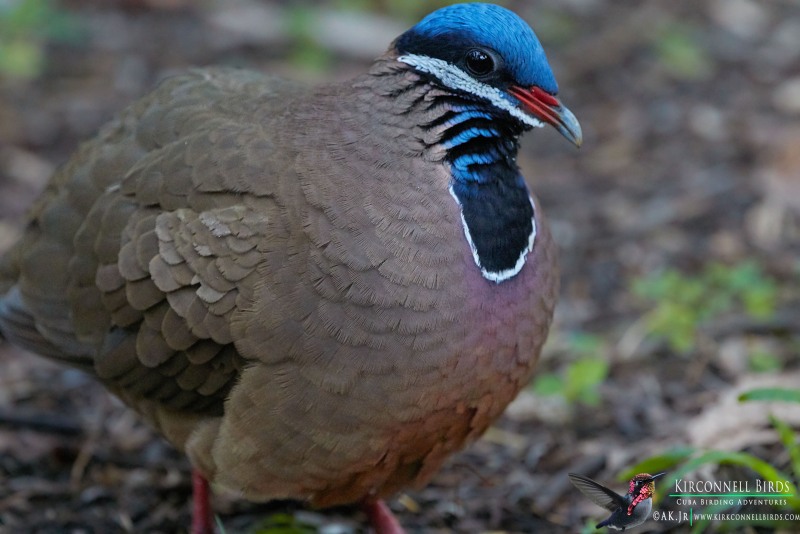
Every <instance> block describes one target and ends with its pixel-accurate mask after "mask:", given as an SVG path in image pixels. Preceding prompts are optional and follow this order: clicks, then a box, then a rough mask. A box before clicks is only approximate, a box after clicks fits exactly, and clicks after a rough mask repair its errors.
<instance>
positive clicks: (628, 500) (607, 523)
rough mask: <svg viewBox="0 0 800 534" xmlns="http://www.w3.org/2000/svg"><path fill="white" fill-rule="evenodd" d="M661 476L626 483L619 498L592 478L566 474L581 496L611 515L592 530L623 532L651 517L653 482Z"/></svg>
mask: <svg viewBox="0 0 800 534" xmlns="http://www.w3.org/2000/svg"><path fill="white" fill-rule="evenodd" d="M664 474H665V473H658V474H656V475H650V474H648V473H639V474H638V475H636V476H634V477H633V478H632V479H630V481H629V482H628V493H626V494H625V495H620V494H619V493H617V492H615V491H614V490H612V489H609V488H607V487H605V486H603V485H602V484H600V483H599V482H595V481H594V480H592V479H591V478H588V477H585V476H582V475H578V474H575V473H569V474H568V476H569V480H570V482H572V484H573V485H574V486H575V487H576V488H578V489H579V490H580V492H581V493H583V494H584V495H585V496H586V497H588V498H589V499H590V500H591V501H592V502H593V503H595V504H596V505H598V506H602V507H603V508H605V509H606V510H608V511H610V512H611V515H610V516H608V517H607V518H606V519H604V520H603V521H601V522H600V523H598V524H597V525H596V526H595V528H603V527H608V528H609V529H611V530H625V529H627V528H632V527H635V526H637V525H641V524H642V523H644V522H645V521H647V519H648V518H649V517H650V512H651V511H652V509H653V496H654V495H655V491H656V485H655V482H653V481H654V480H655V479H657V478H658V477H660V476H663V475H664Z"/></svg>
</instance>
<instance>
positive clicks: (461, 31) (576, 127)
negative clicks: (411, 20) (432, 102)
mask: <svg viewBox="0 0 800 534" xmlns="http://www.w3.org/2000/svg"><path fill="white" fill-rule="evenodd" d="M394 47H395V49H396V51H397V54H398V60H399V61H401V62H403V63H406V64H408V65H410V66H411V67H413V68H414V69H416V70H417V71H419V72H422V73H425V74H427V75H429V76H431V77H433V78H434V79H436V80H437V81H438V83H440V84H442V85H443V86H445V87H447V88H448V89H450V90H454V91H459V92H465V93H469V94H471V95H473V96H475V97H477V98H480V99H483V100H484V101H487V102H488V103H489V104H490V105H492V106H494V107H496V108H499V109H501V110H504V111H506V112H507V113H508V114H509V115H510V116H511V117H513V118H514V119H515V120H517V121H519V122H520V123H521V124H523V125H524V126H526V127H540V126H543V125H544V124H550V125H551V126H553V127H554V128H555V129H556V130H558V131H559V132H560V133H561V134H562V135H563V136H564V137H566V138H567V139H569V140H570V141H572V142H573V143H574V144H575V145H577V146H580V145H581V142H582V139H583V138H582V134H581V127H580V124H578V121H577V119H575V116H574V115H573V114H572V112H571V111H570V110H568V109H567V108H566V107H565V106H564V105H562V104H561V101H560V100H559V99H558V98H557V97H556V95H557V94H558V84H557V83H556V80H555V77H554V76H553V72H552V71H551V69H550V65H549V64H548V62H547V57H546V56H545V53H544V49H543V48H542V45H541V43H539V39H537V38H536V34H535V33H534V32H533V30H532V29H531V28H530V26H528V25H527V24H526V23H525V22H524V21H523V20H522V19H521V18H519V17H518V16H517V15H516V14H514V13H513V12H511V11H509V10H507V9H505V8H503V7H500V6H497V5H493V4H480V3H474V4H456V5H452V6H449V7H445V8H442V9H439V10H437V11H434V12H433V13H431V14H430V15H428V16H427V17H425V18H424V19H422V21H420V22H419V23H418V24H417V25H416V26H414V27H413V28H411V29H410V30H408V31H407V32H405V33H404V34H402V35H401V36H400V37H398V38H397V40H396V41H395V42H394Z"/></svg>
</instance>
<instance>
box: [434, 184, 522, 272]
mask: <svg viewBox="0 0 800 534" xmlns="http://www.w3.org/2000/svg"><path fill="white" fill-rule="evenodd" d="M450 196H452V197H453V198H454V199H455V200H456V204H458V209H459V210H460V212H461V225H462V226H463V227H464V235H465V236H466V237H467V243H469V248H470V250H471V251H472V259H473V260H475V265H477V266H478V269H480V270H481V275H482V276H483V277H484V278H486V279H487V280H491V281H492V282H496V283H498V284H499V283H500V282H504V281H506V280H508V279H509V278H513V277H514V276H515V275H517V274H518V273H519V272H520V271H521V270H522V267H523V266H524V265H525V260H526V259H527V257H528V253H530V251H531V250H533V242H534V241H535V240H536V212H535V211H534V216H533V217H531V235H529V236H528V246H527V247H525V249H524V250H523V251H522V253H521V254H520V255H519V258H517V263H515V264H514V266H513V267H512V268H510V269H506V270H504V271H487V270H486V269H484V268H483V266H482V265H481V259H480V257H479V256H478V249H477V247H476V246H475V243H474V242H473V241H472V235H471V234H470V233H469V226H467V220H466V219H464V208H463V207H462V206H461V202H460V201H459V200H458V196H456V192H455V191H453V186H452V185H451V186H450ZM528 200H530V203H531V207H534V205H533V199H532V198H530V197H528Z"/></svg>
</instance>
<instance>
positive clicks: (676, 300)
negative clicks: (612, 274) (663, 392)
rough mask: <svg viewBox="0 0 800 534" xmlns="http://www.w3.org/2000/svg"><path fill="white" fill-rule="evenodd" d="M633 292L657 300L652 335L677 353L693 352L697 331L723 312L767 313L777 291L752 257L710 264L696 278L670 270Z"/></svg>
mask: <svg viewBox="0 0 800 534" xmlns="http://www.w3.org/2000/svg"><path fill="white" fill-rule="evenodd" d="M633 292H634V294H636V295H638V296H639V297H640V298H642V299H644V300H646V301H649V302H652V303H654V304H655V308H654V309H653V310H652V311H651V312H650V313H649V314H648V316H647V319H646V322H647V326H648V329H649V331H650V333H651V334H653V335H655V336H657V337H659V338H662V339H664V340H665V341H666V342H667V343H668V344H669V346H670V348H672V350H674V351H676V352H680V353H687V352H689V351H691V350H693V349H694V348H695V347H696V345H697V340H698V332H699V329H700V328H701V327H702V326H703V325H705V324H707V323H708V322H709V321H711V320H713V319H715V318H717V317H719V316H720V315H722V314H723V313H728V312H743V313H746V314H747V315H749V316H751V317H753V318H756V319H766V318H768V317H770V316H771V315H772V314H773V313H774V312H775V305H776V301H777V295H778V291H777V285H776V283H775V281H774V280H772V279H771V278H769V277H767V276H766V275H765V274H764V273H763V271H762V270H761V268H760V267H759V265H758V264H757V263H755V262H753V261H747V262H743V263H740V264H739V265H735V266H727V265H723V264H720V263H712V264H710V265H709V266H707V267H706V268H705V269H704V270H703V271H702V272H701V273H700V274H698V275H696V276H688V275H686V274H683V273H681V272H679V271H676V270H674V269H670V270H667V271H664V272H662V273H659V274H654V275H651V276H647V277H644V278H641V279H639V280H637V281H636V282H634V285H633Z"/></svg>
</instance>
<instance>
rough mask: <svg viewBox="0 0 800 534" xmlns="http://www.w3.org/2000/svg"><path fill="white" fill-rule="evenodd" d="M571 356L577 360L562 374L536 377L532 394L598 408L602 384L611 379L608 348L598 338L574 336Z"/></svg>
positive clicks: (584, 335)
mask: <svg viewBox="0 0 800 534" xmlns="http://www.w3.org/2000/svg"><path fill="white" fill-rule="evenodd" d="M568 345H569V352H570V353H571V354H575V355H576V356H577V359H575V360H574V361H572V362H570V363H568V364H567V365H566V366H565V367H564V368H563V369H562V370H561V372H559V373H543V374H540V375H538V376H537V377H536V380H535V381H534V383H533V392H534V393H536V394H539V395H561V396H562V397H564V398H565V399H566V400H567V402H569V403H576V402H579V403H581V404H585V405H588V406H597V405H598V404H599V402H600V392H599V390H598V388H599V386H600V384H602V383H603V381H604V380H605V379H606V377H607V376H608V361H607V360H606V358H605V357H604V355H605V353H606V346H605V343H604V341H603V339H602V338H601V337H599V336H594V335H590V334H583V333H579V334H573V335H571V336H570V337H569V338H568Z"/></svg>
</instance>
